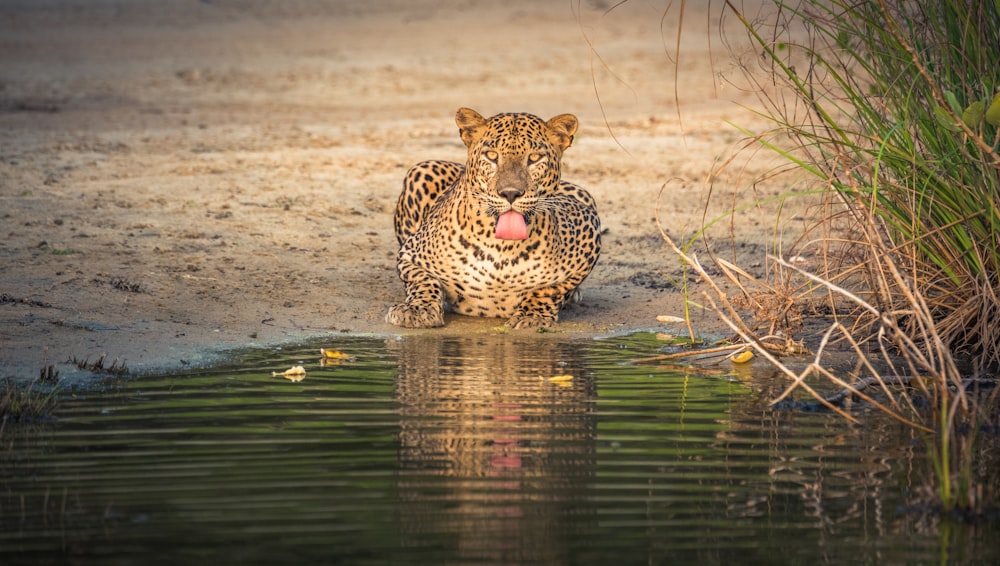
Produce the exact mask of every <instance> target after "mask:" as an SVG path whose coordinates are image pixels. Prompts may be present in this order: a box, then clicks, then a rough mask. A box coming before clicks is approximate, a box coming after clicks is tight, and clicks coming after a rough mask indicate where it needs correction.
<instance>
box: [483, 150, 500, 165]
mask: <svg viewBox="0 0 1000 566" xmlns="http://www.w3.org/2000/svg"><path fill="white" fill-rule="evenodd" d="M483 155H484V156H485V157H486V159H489V160H490V161H492V162H493V163H496V162H497V159H500V154H499V153H497V152H495V151H493V150H492V149H488V150H486V153H484V154H483Z"/></svg>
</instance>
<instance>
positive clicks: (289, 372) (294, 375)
mask: <svg viewBox="0 0 1000 566" xmlns="http://www.w3.org/2000/svg"><path fill="white" fill-rule="evenodd" d="M278 376H281V377H284V378H285V379H290V380H292V381H302V380H303V379H305V377H306V368H304V367H302V366H293V367H292V368H290V369H286V370H285V371H283V372H281V373H278V372H276V371H272V372H271V377H278Z"/></svg>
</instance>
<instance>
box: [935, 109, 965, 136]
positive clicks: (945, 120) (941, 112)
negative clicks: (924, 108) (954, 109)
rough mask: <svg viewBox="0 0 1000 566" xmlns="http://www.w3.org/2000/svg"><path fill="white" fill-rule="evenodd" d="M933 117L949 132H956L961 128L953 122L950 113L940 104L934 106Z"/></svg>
mask: <svg viewBox="0 0 1000 566" xmlns="http://www.w3.org/2000/svg"><path fill="white" fill-rule="evenodd" d="M934 118H935V119H937V121H938V124H941V126H943V127H944V128H945V129H946V130H948V131H950V132H957V131H959V130H961V129H962V128H959V127H958V124H957V123H955V119H954V118H952V117H951V114H949V113H948V111H947V110H945V109H944V108H942V107H941V106H935V107H934Z"/></svg>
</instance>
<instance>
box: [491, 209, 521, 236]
mask: <svg viewBox="0 0 1000 566" xmlns="http://www.w3.org/2000/svg"><path fill="white" fill-rule="evenodd" d="M496 236H497V238H499V239H501V240H524V239H526V238H527V237H528V226H527V224H525V223H524V216H521V213H520V212H517V211H516V210H509V211H507V212H505V213H503V214H501V215H500V218H497V233H496Z"/></svg>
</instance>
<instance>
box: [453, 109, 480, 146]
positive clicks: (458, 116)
mask: <svg viewBox="0 0 1000 566" xmlns="http://www.w3.org/2000/svg"><path fill="white" fill-rule="evenodd" d="M455 123H456V124H458V133H459V134H460V135H461V136H462V141H463V142H465V145H466V146H467V147H472V144H473V143H475V141H476V140H477V139H479V136H480V134H481V133H482V131H483V129H485V127H486V118H483V116H482V114H480V113H479V112H476V111H475V110H473V109H471V108H459V109H458V112H456V113H455Z"/></svg>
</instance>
